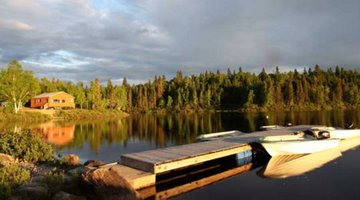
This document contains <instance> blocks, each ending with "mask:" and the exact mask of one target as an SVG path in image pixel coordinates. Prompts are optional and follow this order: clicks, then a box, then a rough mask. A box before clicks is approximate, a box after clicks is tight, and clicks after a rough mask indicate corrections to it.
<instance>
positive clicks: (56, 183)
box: [0, 153, 138, 200]
mask: <svg viewBox="0 0 360 200" xmlns="http://www.w3.org/2000/svg"><path fill="white" fill-rule="evenodd" d="M114 164H116V163H113V164H112V165H114ZM11 166H16V167H18V168H20V169H22V170H25V171H29V172H30V178H28V180H26V181H24V182H23V183H21V184H19V185H17V186H16V187H15V188H14V190H13V191H12V192H11V195H8V196H7V195H6V194H5V195H4V194H2V196H3V198H5V199H30V200H31V199H34V200H35V199H52V200H64V199H70V200H85V199H90V200H92V199H137V198H138V195H137V193H136V191H134V190H133V189H132V187H131V185H130V184H129V183H127V181H126V180H124V179H123V178H122V177H121V176H119V174H118V173H116V172H114V171H112V170H111V168H109V167H108V166H109V164H105V163H103V162H101V161H95V160H90V161H87V162H85V163H84V164H81V163H80V162H79V157H78V156H76V155H72V154H71V155H65V156H64V157H63V158H62V159H61V160H59V161H57V162H45V163H37V164H34V163H30V162H27V161H24V160H20V159H16V158H14V157H12V156H10V155H6V154H2V153H0V167H1V168H4V167H11ZM9 176H11V175H9ZM4 188H6V187H4V185H0V192H6V190H5V189H4Z"/></svg>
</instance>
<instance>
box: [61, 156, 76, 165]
mask: <svg viewBox="0 0 360 200" xmlns="http://www.w3.org/2000/svg"><path fill="white" fill-rule="evenodd" d="M61 161H62V163H64V164H67V165H80V158H79V156H77V155H75V154H67V155H65V156H64V157H63V158H62V159H61Z"/></svg>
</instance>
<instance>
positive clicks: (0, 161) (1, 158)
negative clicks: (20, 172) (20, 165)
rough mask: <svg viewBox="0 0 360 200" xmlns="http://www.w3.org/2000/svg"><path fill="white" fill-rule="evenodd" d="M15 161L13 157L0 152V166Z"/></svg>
mask: <svg viewBox="0 0 360 200" xmlns="http://www.w3.org/2000/svg"><path fill="white" fill-rule="evenodd" d="M15 163H17V161H16V159H15V158H14V157H12V156H10V155H7V154H3V153H0V166H8V165H11V164H15Z"/></svg>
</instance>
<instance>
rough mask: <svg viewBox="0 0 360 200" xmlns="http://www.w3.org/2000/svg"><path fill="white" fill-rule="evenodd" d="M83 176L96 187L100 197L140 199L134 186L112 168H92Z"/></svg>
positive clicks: (86, 181) (89, 183)
mask: <svg viewBox="0 0 360 200" xmlns="http://www.w3.org/2000/svg"><path fill="white" fill-rule="evenodd" d="M82 178H83V180H84V182H85V183H86V184H88V185H90V186H91V187H92V188H93V189H94V191H95V193H96V195H97V196H98V198H99V199H114V200H115V199H116V200H117V199H119V200H120V199H138V194H137V192H136V191H135V190H134V189H133V188H132V186H131V185H130V184H129V183H128V182H127V181H126V180H125V179H124V178H123V177H121V176H120V175H119V174H118V173H117V172H115V171H113V170H111V168H106V167H105V168H98V169H93V170H90V171H88V172H85V173H84V174H83V175H82Z"/></svg>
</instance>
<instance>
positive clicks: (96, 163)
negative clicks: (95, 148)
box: [84, 160, 106, 167]
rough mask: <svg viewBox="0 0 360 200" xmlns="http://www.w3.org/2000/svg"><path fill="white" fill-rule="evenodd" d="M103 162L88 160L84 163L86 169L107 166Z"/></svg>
mask: <svg viewBox="0 0 360 200" xmlns="http://www.w3.org/2000/svg"><path fill="white" fill-rule="evenodd" d="M105 164H106V163H104V162H103V161H100V160H88V161H86V162H85V163H84V166H85V167H99V166H101V165H105Z"/></svg>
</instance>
